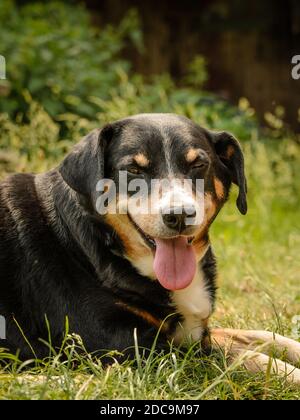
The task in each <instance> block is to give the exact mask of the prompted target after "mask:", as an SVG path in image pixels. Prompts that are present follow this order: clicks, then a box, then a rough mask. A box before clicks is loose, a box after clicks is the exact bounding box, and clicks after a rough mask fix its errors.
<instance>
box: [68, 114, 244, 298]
mask: <svg viewBox="0 0 300 420" xmlns="http://www.w3.org/2000/svg"><path fill="white" fill-rule="evenodd" d="M60 173H61V175H62V177H63V179H64V181H65V182H66V183H67V184H68V185H69V186H70V187H71V188H72V189H73V190H75V191H76V192H77V193H79V194H80V195H83V196H85V197H87V198H88V199H89V200H90V202H91V204H92V208H93V209H94V211H95V212H98V214H99V203H100V207H101V209H102V210H101V212H103V209H105V210H106V212H103V214H102V215H101V216H99V217H103V218H104V220H105V221H106V222H107V223H108V224H110V225H111V226H112V227H113V229H114V230H115V231H116V233H117V234H118V235H119V237H120V239H121V240H122V242H123V245H124V254H125V255H124V256H125V257H126V258H128V259H129V260H130V261H131V262H132V264H133V265H134V266H135V267H136V268H138V270H139V271H140V272H141V273H142V274H144V275H147V276H149V277H152V278H157V279H158V280H159V281H160V283H161V284H162V285H163V286H164V287H165V288H167V289H170V290H176V289H182V288H185V287H187V286H188V285H189V284H190V282H191V281H192V279H193V277H194V275H195V270H196V263H197V260H200V259H201V258H202V256H203V255H204V253H205V252H206V250H207V246H208V229H209V226H210V225H211V223H212V222H213V220H214V219H215V217H216V216H217V214H218V212H219V211H220V209H221V207H222V206H223V204H224V203H225V201H226V200H227V198H228V195H229V191H230V187H231V184H232V183H235V184H236V185H237V186H238V187H239V194H238V198H237V207H238V209H239V211H240V212H241V213H242V214H246V212H247V200H246V194H247V184H246V179H245V174H244V159H243V154H242V151H241V148H240V145H239V143H238V141H237V140H236V139H235V138H234V137H233V136H232V135H231V134H229V133H226V132H211V131H208V130H206V129H204V128H201V127H200V126H199V125H197V124H195V123H193V122H192V121H191V120H189V119H187V118H185V117H181V116H177V115H173V114H141V115H136V116H133V117H129V118H126V119H123V120H119V121H116V122H114V123H112V124H108V125H107V126H105V127H104V128H103V129H101V130H95V131H94V132H92V133H91V134H90V135H88V136H87V137H85V138H84V139H83V140H82V141H81V142H80V143H79V144H78V145H77V146H76V147H75V149H74V151H73V152H72V153H71V154H70V155H68V156H67V157H66V159H65V160H64V161H63V163H62V164H61V166H60ZM104 180H105V181H104ZM109 180H110V181H109ZM201 180H202V181H201ZM99 181H100V182H99ZM103 193H104V194H103ZM104 197H105V200H103V198H104ZM99 199H100V201H99ZM101 212H100V213H101Z"/></svg>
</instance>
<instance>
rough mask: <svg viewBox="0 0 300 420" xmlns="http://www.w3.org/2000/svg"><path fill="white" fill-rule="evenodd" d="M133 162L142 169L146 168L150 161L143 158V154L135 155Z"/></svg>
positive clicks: (145, 157)
mask: <svg viewBox="0 0 300 420" xmlns="http://www.w3.org/2000/svg"><path fill="white" fill-rule="evenodd" d="M134 160H135V161H136V163H137V164H138V165H139V166H141V167H142V168H146V167H147V166H148V165H149V163H150V161H149V159H148V158H147V156H145V155H144V154H143V153H138V154H137V155H135V156H134Z"/></svg>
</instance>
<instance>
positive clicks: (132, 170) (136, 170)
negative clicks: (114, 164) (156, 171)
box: [127, 167, 143, 175]
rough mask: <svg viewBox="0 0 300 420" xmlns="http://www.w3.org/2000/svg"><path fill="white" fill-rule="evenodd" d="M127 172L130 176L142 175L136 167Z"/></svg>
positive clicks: (128, 169)
mask: <svg viewBox="0 0 300 420" xmlns="http://www.w3.org/2000/svg"><path fill="white" fill-rule="evenodd" d="M127 172H129V173H130V174H132V175H143V171H142V170H141V169H140V168H137V167H132V168H127Z"/></svg>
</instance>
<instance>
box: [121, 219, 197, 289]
mask: <svg viewBox="0 0 300 420" xmlns="http://www.w3.org/2000/svg"><path fill="white" fill-rule="evenodd" d="M128 218H129V220H130V222H131V224H132V225H133V226H134V228H135V229H136V230H137V231H138V233H139V234H140V236H141V237H142V238H143V240H144V242H145V243H146V244H147V245H148V246H149V247H150V248H151V249H152V251H153V254H154V262H153V270H154V273H155V274H156V276H157V279H158V281H159V282H160V284H161V285H162V286H163V287H164V288H166V289H168V290H173V291H174V290H180V289H185V288H186V287H187V286H189V285H190V283H191V282H192V281H193V278H194V276H195V273H196V266H197V263H196V254H195V251H194V248H193V246H192V243H193V240H194V236H173V237H170V238H154V237H152V236H150V235H148V234H146V233H145V232H144V231H143V229H141V228H140V226H138V225H137V223H136V222H135V221H134V220H133V218H132V217H131V216H130V214H129V213H128Z"/></svg>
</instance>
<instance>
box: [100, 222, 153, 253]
mask: <svg viewBox="0 0 300 420" xmlns="http://www.w3.org/2000/svg"><path fill="white" fill-rule="evenodd" d="M105 221H106V222H107V223H108V224H109V225H110V226H112V227H113V229H114V230H115V231H116V232H117V234H118V236H119V237H120V239H121V241H122V243H123V245H124V248H125V252H126V255H127V256H128V257H130V258H131V259H133V260H136V259H137V258H142V257H145V256H146V255H148V254H149V252H151V251H150V250H149V249H148V247H147V246H146V244H145V245H144V244H142V243H141V241H142V238H140V235H139V233H138V232H137V231H136V229H135V228H134V227H133V226H132V224H131V223H130V221H129V219H128V216H127V215H125V214H124V215H120V214H107V215H106V217H105Z"/></svg>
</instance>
